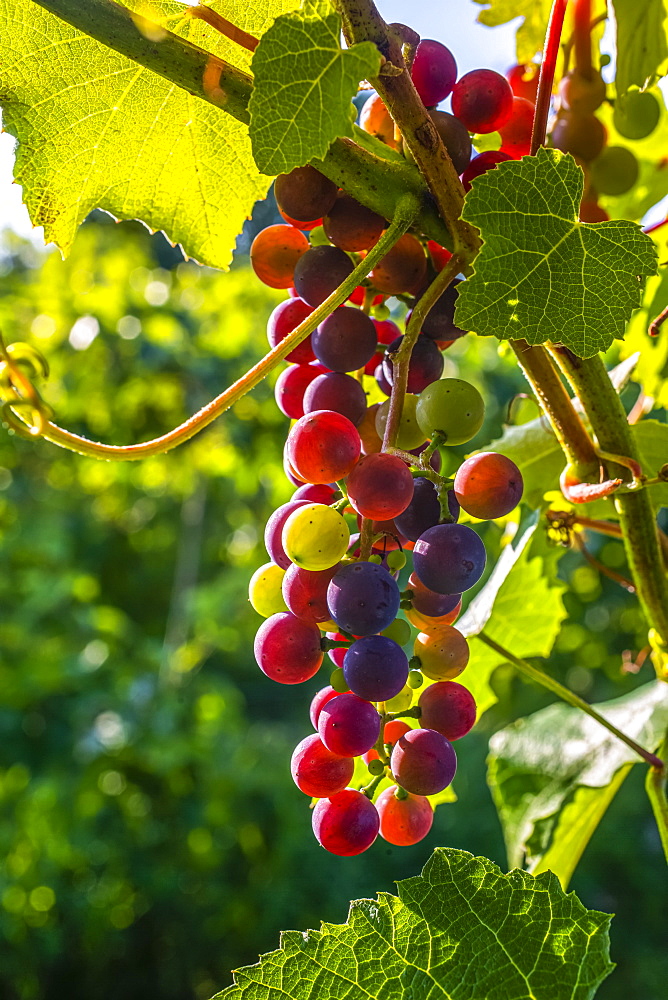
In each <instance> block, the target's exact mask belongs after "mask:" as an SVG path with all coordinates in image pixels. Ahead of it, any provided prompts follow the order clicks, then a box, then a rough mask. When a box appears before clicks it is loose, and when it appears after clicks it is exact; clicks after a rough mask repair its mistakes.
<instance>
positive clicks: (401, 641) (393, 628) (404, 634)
mask: <svg viewBox="0 0 668 1000" xmlns="http://www.w3.org/2000/svg"><path fill="white" fill-rule="evenodd" d="M380 634H381V635H385V636H387V638H388V639H394V641H395V642H396V643H397V645H398V646H405V645H406V643H407V642H408V641H409V639H410V637H411V627H410V625H409V624H408V622H407V621H406V619H405V618H395V619H394V621H393V622H392V624H391V625H388V626H387V628H386V629H384V630H383V631H382V632H381V633H380Z"/></svg>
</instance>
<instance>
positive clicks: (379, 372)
mask: <svg viewBox="0 0 668 1000" xmlns="http://www.w3.org/2000/svg"><path fill="white" fill-rule="evenodd" d="M373 374H374V378H375V379H376V384H377V386H378V388H379V389H380V391H381V392H384V393H385V395H386V396H391V395H392V386H391V385H390V383H389V382H388V381H387V379H386V378H385V369H384V368H383V365H382V363H381V364H379V365H378V366H377V368H376V370H375V371H374V373H373Z"/></svg>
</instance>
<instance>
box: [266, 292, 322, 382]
mask: <svg viewBox="0 0 668 1000" xmlns="http://www.w3.org/2000/svg"><path fill="white" fill-rule="evenodd" d="M312 312H313V309H312V308H311V306H309V305H307V303H306V302H304V301H303V300H302V299H299V298H292V299H286V300H285V301H284V302H279V304H278V305H277V306H276V308H275V309H274V311H273V312H272V314H271V316H270V317H269V320H268V322H267V340H268V341H269V345H270V346H271V347H276V345H277V344H280V342H281V341H282V340H284V339H285V337H287V335H288V334H289V333H292V331H293V330H294V329H295V327H297V326H299V324H300V323H303V321H304V320H305V319H306V317H307V316H310V315H311V313H312ZM311 336H312V335H311V334H309V335H308V337H307V338H306V339H305V340H302V342H301V344H298V345H297V346H296V347H293V349H292V350H291V351H290V353H289V354H288V355H286V358H285V360H286V361H289V362H291V363H292V364H295V365H307V364H308V363H309V361H315V354H314V353H313V349H312V347H311Z"/></svg>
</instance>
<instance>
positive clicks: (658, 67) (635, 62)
mask: <svg viewBox="0 0 668 1000" xmlns="http://www.w3.org/2000/svg"><path fill="white" fill-rule="evenodd" d="M612 6H613V9H614V12H615V24H616V28H617V31H616V36H615V41H616V50H617V68H616V73H615V87H616V89H617V93H618V94H625V93H626V91H627V90H628V89H629V87H630V86H632V85H633V84H635V85H636V86H638V87H644V85H645V84H646V83H647V81H648V80H650V81H651V80H652V79H653V78H655V77H656V76H663V74H664V73H665V70H666V60H668V46H667V45H666V31H665V27H664V22H665V19H666V6H665V2H664V0H612Z"/></svg>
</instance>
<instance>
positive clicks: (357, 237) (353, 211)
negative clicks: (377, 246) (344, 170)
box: [322, 191, 386, 252]
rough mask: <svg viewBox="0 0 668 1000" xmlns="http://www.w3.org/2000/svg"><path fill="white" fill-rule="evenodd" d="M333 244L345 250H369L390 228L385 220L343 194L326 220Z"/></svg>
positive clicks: (326, 232)
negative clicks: (384, 230)
mask: <svg viewBox="0 0 668 1000" xmlns="http://www.w3.org/2000/svg"><path fill="white" fill-rule="evenodd" d="M322 225H323V229H324V230H325V235H326V236H327V239H328V240H329V242H330V243H333V244H334V246H335V247H340V249H341V250H347V251H349V252H351V251H355V252H357V251H360V250H369V249H370V248H371V247H372V246H373V245H374V243H376V242H377V241H378V237H379V236H380V234H381V233H382V231H383V229H384V228H385V226H386V222H385V219H384V218H383V217H382V216H381V215H377V214H376V212H372V211H371V209H370V208H367V207H366V205H362V204H360V202H359V201H357V200H356V199H355V198H351V196H350V195H349V194H345V192H344V191H340V192H339V194H338V197H337V199H336V201H335V202H334V204H333V205H332V207H331V209H330V210H329V212H328V213H327V215H325V217H324V218H323V220H322Z"/></svg>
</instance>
